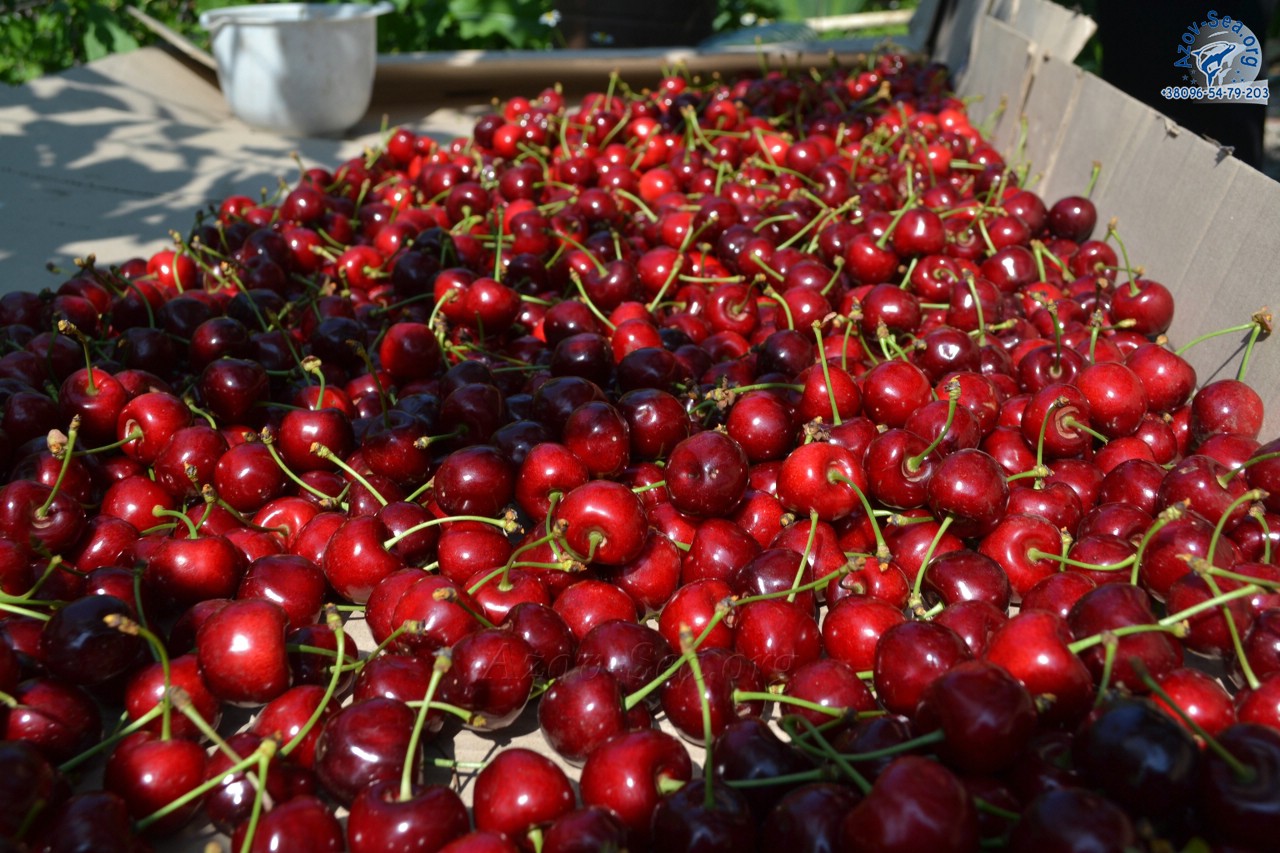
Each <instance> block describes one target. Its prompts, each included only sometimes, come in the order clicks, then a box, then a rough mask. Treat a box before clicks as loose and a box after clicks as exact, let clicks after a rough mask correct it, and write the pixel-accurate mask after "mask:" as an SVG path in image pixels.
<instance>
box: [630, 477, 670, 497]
mask: <svg viewBox="0 0 1280 853" xmlns="http://www.w3.org/2000/svg"><path fill="white" fill-rule="evenodd" d="M666 485H667V481H666V480H658V481H656V482H653V483H648V484H646V485H643V486H633V487H632V489H631V491H632V493H633V494H637V495H639V494H643V493H644V492H651V491H653V490H654V489H661V488H665V487H666Z"/></svg>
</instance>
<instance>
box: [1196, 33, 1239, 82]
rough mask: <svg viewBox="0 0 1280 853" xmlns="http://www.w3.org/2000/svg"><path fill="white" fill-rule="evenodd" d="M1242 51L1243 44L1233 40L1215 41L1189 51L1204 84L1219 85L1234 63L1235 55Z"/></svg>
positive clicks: (1224, 79) (1224, 80)
mask: <svg viewBox="0 0 1280 853" xmlns="http://www.w3.org/2000/svg"><path fill="white" fill-rule="evenodd" d="M1243 52H1244V45H1242V44H1240V43H1239V42H1235V41H1215V42H1210V43H1209V44H1206V45H1203V46H1202V47H1198V48H1196V49H1195V50H1193V51H1191V59H1192V61H1194V62H1195V64H1196V70H1197V71H1199V72H1200V73H1201V74H1203V75H1204V80H1205V83H1204V84H1205V85H1206V86H1221V85H1222V84H1223V83H1225V82H1226V77H1227V74H1228V73H1229V72H1230V71H1231V67H1232V66H1233V65H1234V64H1235V60H1236V57H1237V56H1239V55H1240V54H1241V53H1243Z"/></svg>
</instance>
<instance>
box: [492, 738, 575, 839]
mask: <svg viewBox="0 0 1280 853" xmlns="http://www.w3.org/2000/svg"><path fill="white" fill-rule="evenodd" d="M473 796H474V802H475V805H474V812H475V823H476V829H480V830H485V831H490V832H500V833H502V834H504V835H507V836H509V837H511V838H520V837H522V836H524V834H525V833H526V832H527V831H528V830H530V829H532V828H534V827H540V826H545V825H547V824H549V823H551V822H552V821H554V820H555V819H556V818H558V817H560V816H561V815H564V814H566V813H568V812H569V811H571V810H572V809H573V807H574V794H573V787H572V786H571V785H570V783H569V779H568V777H567V776H565V774H564V771H563V770H561V769H560V767H559V766H558V765H556V764H555V763H554V762H552V761H551V759H549V758H547V757H546V756H544V755H540V754H538V753H536V752H534V751H533V750H530V749H525V748H523V747H510V748H507V749H504V750H502V751H501V752H499V753H498V754H497V755H496V756H495V757H494V758H493V759H492V760H491V761H490V762H489V763H488V764H486V765H485V768H484V769H483V770H481V771H480V773H479V775H478V776H477V777H476V781H475V793H474V795H473Z"/></svg>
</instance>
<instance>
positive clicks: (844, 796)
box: [760, 782, 859, 853]
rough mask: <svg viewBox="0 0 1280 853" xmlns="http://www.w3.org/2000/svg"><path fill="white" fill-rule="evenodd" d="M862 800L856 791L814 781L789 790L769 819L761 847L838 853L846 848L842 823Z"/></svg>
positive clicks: (768, 816) (761, 839) (767, 819)
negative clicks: (841, 829)
mask: <svg viewBox="0 0 1280 853" xmlns="http://www.w3.org/2000/svg"><path fill="white" fill-rule="evenodd" d="M858 799H859V795H858V793H857V791H855V790H854V789H853V788H851V787H847V786H845V785H837V784H833V783H830V782H812V783H809V784H807V785H803V786H801V787H799V788H796V789H795V790H793V791H789V792H787V793H786V794H785V795H783V797H782V799H780V800H779V801H778V803H777V805H775V806H774V807H773V809H772V810H771V811H770V812H769V813H768V815H767V816H766V818H765V820H764V824H763V826H762V827H761V836H760V846H761V848H762V849H766V850H783V849H787V848H789V847H794V848H795V849H797V850H810V851H813V853H836V851H838V850H840V849H842V848H841V847H840V826H841V823H842V822H843V821H844V816H845V814H847V813H848V812H849V811H851V810H852V809H853V807H854V806H855V805H857V803H858Z"/></svg>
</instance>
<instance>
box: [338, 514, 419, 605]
mask: <svg viewBox="0 0 1280 853" xmlns="http://www.w3.org/2000/svg"><path fill="white" fill-rule="evenodd" d="M390 538H391V532H390V531H389V530H388V529H387V526H386V525H385V524H384V523H383V522H382V521H381V519H378V518H376V517H374V516H367V515H366V516H358V517H356V518H351V519H349V520H347V521H346V522H344V523H343V524H342V526H341V527H339V528H338V529H337V530H336V531H333V533H332V536H331V537H330V538H329V542H328V545H326V546H325V548H324V551H323V558H322V559H323V562H322V563H321V566H320V567H321V569H323V570H324V575H325V578H326V579H327V580H328V581H329V585H330V586H332V587H333V589H334V590H335V591H336V592H337V593H338V594H339V595H341V596H343V597H344V598H347V599H348V600H350V601H353V602H356V603H357V604H363V603H365V602H367V601H368V600H369V596H370V595H371V594H372V593H373V590H374V588H375V587H376V586H377V585H378V583H379V581H381V580H383V579H384V578H386V577H388V576H389V575H391V574H392V573H393V572H395V571H396V570H398V569H400V568H403V566H404V564H403V563H402V562H401V561H400V559H399V558H398V557H396V556H395V555H393V554H392V553H391V552H389V551H388V550H387V549H386V547H385V544H384V543H385V542H386V541H387V540H389V539H390Z"/></svg>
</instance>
